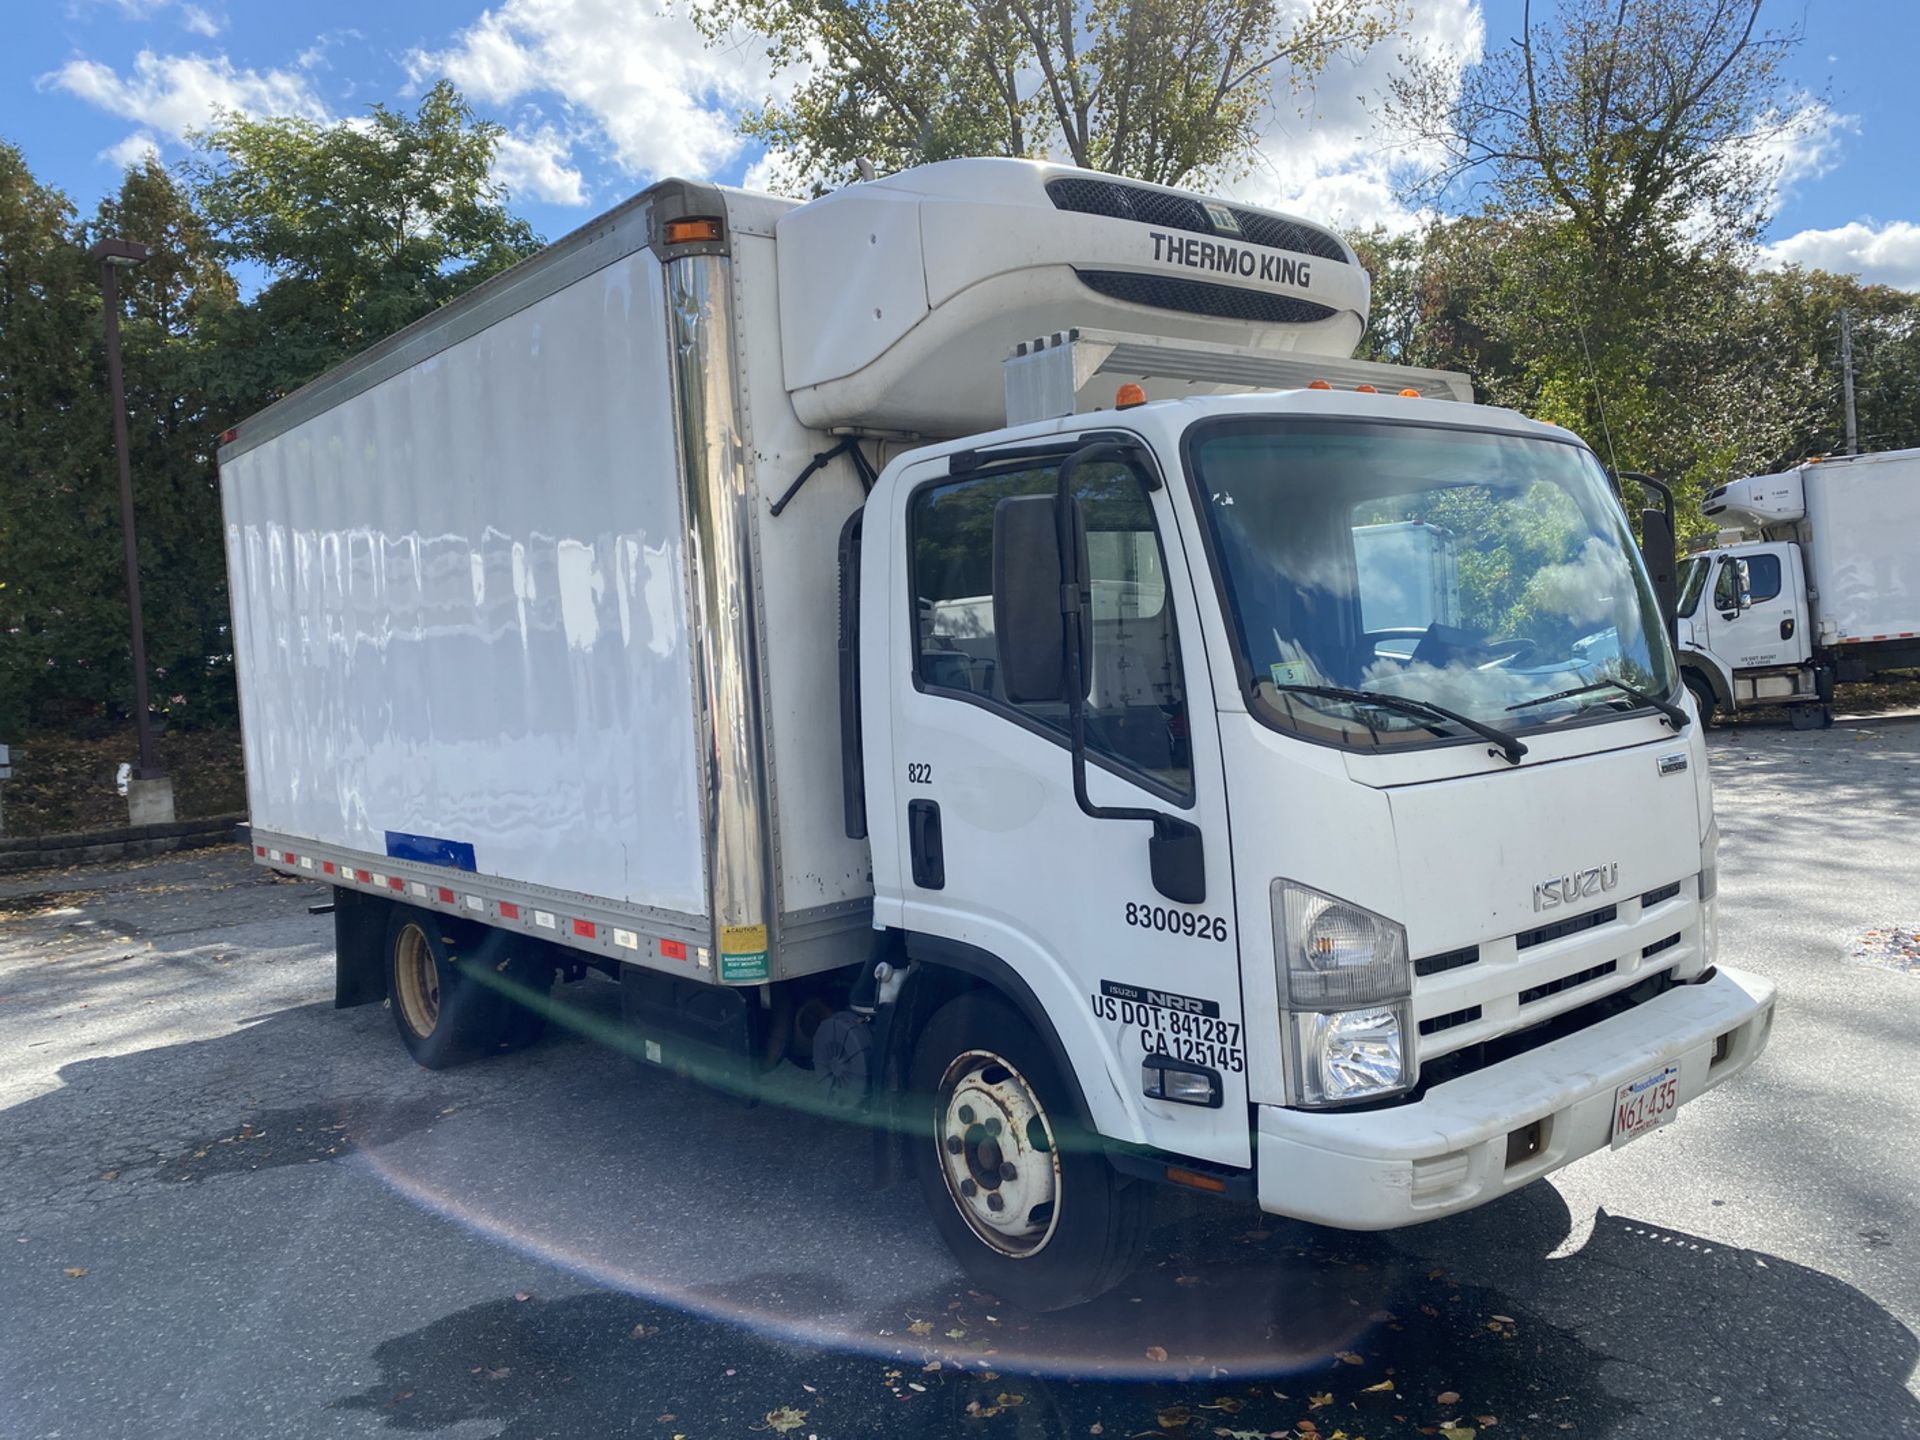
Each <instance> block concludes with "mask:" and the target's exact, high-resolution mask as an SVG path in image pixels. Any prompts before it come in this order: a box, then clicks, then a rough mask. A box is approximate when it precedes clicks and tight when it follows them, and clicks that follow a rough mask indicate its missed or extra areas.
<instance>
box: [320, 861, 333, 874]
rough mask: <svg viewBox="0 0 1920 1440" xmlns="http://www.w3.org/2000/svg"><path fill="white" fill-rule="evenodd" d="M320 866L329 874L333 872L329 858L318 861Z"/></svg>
mask: <svg viewBox="0 0 1920 1440" xmlns="http://www.w3.org/2000/svg"><path fill="white" fill-rule="evenodd" d="M320 868H321V869H322V870H324V871H326V872H327V874H329V875H331V874H333V862H332V861H331V860H322V861H321V862H320Z"/></svg>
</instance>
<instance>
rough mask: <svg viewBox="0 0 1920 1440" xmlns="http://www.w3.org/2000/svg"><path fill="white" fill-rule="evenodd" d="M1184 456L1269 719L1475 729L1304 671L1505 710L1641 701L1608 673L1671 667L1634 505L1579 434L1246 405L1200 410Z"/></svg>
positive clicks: (1507, 715) (1390, 737) (1531, 712)
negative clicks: (1265, 416)
mask: <svg viewBox="0 0 1920 1440" xmlns="http://www.w3.org/2000/svg"><path fill="white" fill-rule="evenodd" d="M1190 463H1191V465H1192V469H1193V475H1194V479H1195V482H1196V485H1197V493H1198V495H1199V497H1200V503H1201V508H1202V509H1203V510H1204V512H1205V514H1206V516H1207V523H1208V526H1209V528H1210V530H1211V538H1212V542H1213V548H1214V552H1215V555H1216V558H1217V563H1218V565H1219V570H1220V575H1221V582H1222V586H1223V588H1224V590H1225V593H1226V598H1227V601H1228V605H1229V609H1230V610H1231V612H1232V616H1233V620H1234V625H1235V630H1236V634H1237V639H1238V643H1239V645H1240V647H1241V656H1242V659H1243V660H1244V662H1245V665H1246V667H1247V669H1248V670H1249V671H1250V672H1251V676H1252V680H1253V704H1254V709H1255V712H1256V713H1257V714H1258V715H1260V717H1261V718H1262V719H1263V720H1265V721H1267V722H1268V723H1270V724H1277V725H1280V726H1281V727H1283V728H1287V729H1293V730H1298V731H1301V732H1303V733H1309V734H1311V735H1312V736H1313V737H1314V738H1317V739H1325V740H1331V741H1334V742H1337V743H1341V744H1347V745H1354V746H1363V747H1376V746H1384V745H1405V744H1410V743H1431V742H1433V741H1434V740H1435V739H1436V738H1439V737H1445V738H1453V737H1455V736H1458V735H1461V734H1464V733H1468V732H1467V731H1466V729H1465V727H1463V726H1461V725H1459V724H1458V723H1457V722H1453V721H1449V720H1447V719H1445V718H1443V717H1439V716H1437V715H1435V714H1433V713H1422V712H1420V711H1419V710H1418V709H1417V708H1414V707H1408V706H1405V705H1397V706H1392V707H1388V706H1384V705H1380V704H1370V703H1368V702H1366V701H1364V700H1361V699H1354V698H1351V697H1349V698H1345V699H1336V698H1333V697H1329V696H1325V695H1313V694H1308V693H1305V690H1304V688H1303V687H1342V688H1346V689H1349V690H1367V691H1373V692H1377V693H1379V694H1381V695H1383V696H1393V697H1396V698H1399V699H1406V700H1415V701H1424V702H1428V703H1431V704H1436V705H1442V706H1445V707H1446V708H1448V709H1450V710H1454V711H1457V712H1459V713H1460V714H1462V715H1466V716H1469V717H1471V718H1473V719H1475V720H1479V721H1481V722H1483V723H1485V724H1489V725H1495V726H1498V727H1500V728H1501V729H1503V730H1506V731H1510V732H1511V731H1520V730H1530V729H1538V728H1541V727H1544V726H1549V725H1556V724H1561V723H1564V722H1566V721H1568V720H1571V719H1574V718H1575V717H1580V716H1594V715H1597V714H1602V713H1610V712H1615V711H1620V710H1626V709H1634V708H1639V707H1640V705H1641V702H1640V701H1639V700H1636V699H1635V698H1633V697H1632V696H1631V695H1629V694H1627V693H1625V692H1624V691H1622V690H1620V689H1618V688H1615V687H1613V686H1610V685H1604V684H1598V683H1597V682H1602V681H1607V680H1618V681H1621V682H1623V683H1624V684H1626V685H1628V686H1631V687H1633V688H1634V689H1637V690H1641V691H1644V692H1649V693H1651V694H1654V695H1658V696H1663V697H1664V696H1666V695H1667V694H1668V693H1669V692H1670V691H1671V690H1672V688H1673V662H1672V659H1671V656H1670V653H1669V651H1668V649H1667V646H1666V642H1665V638H1664V636H1663V634H1662V627H1661V625H1660V622H1659V618H1658V610H1657V608H1656V606H1655V603H1654V600H1653V595H1652V591H1651V589H1650V587H1649V586H1648V584H1647V581H1646V577H1645V574H1644V572H1643V570H1642V568H1641V565H1640V563H1639V560H1638V558H1637V557H1636V556H1635V554H1634V551H1633V546H1632V541H1631V537H1630V536H1629V534H1628V532H1627V529H1626V525H1625V521H1624V519H1623V517H1622V515H1621V512H1620V508H1619V505H1618V504H1617V503H1616V502H1615V500H1614V497H1613V495H1612V492H1611V491H1610V490H1609V488H1608V486H1607V481H1606V476H1605V474H1604V473H1603V472H1602V470H1601V469H1600V466H1599V464H1598V462H1596V461H1595V460H1594V458H1593V456H1592V454H1591V453H1590V452H1588V451H1587V450H1585V449H1584V448H1582V447H1580V446H1578V445H1570V444H1566V443H1562V442H1556V441H1551V440H1537V439H1528V438H1525V437H1521V436H1514V435H1501V434H1495V433H1489V432H1484V431H1473V430H1464V429H1462V430H1453V429H1440V428H1422V427H1416V426H1410V425H1395V424H1378V423H1368V422H1355V421H1297V420H1235V421H1231V422H1226V423H1224V424H1221V425H1216V426H1213V427H1209V428H1207V429H1204V430H1202V431H1200V432H1199V434H1198V435H1197V436H1196V438H1195V439H1194V440H1193V441H1192V442H1191V443H1190ZM1590 686H1591V687H1595V688H1590V689H1589V688H1585V687H1590ZM1576 690H1577V691H1579V692H1580V693H1577V694H1567V693H1563V692H1568V691H1576Z"/></svg>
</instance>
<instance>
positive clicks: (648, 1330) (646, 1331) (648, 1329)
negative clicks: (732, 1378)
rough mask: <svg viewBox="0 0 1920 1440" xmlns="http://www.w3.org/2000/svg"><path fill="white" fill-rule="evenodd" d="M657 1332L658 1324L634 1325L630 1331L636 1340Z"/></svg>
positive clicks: (658, 1330)
mask: <svg viewBox="0 0 1920 1440" xmlns="http://www.w3.org/2000/svg"><path fill="white" fill-rule="evenodd" d="M659 1333H660V1327H659V1326H658V1325H636V1326H634V1327H633V1331H632V1334H633V1338H634V1339H636V1340H651V1339H652V1338H653V1337H654V1336H656V1335H658V1334H659ZM729 1373H731V1372H729Z"/></svg>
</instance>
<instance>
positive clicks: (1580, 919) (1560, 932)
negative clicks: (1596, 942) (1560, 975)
mask: <svg viewBox="0 0 1920 1440" xmlns="http://www.w3.org/2000/svg"><path fill="white" fill-rule="evenodd" d="M1619 913H1620V907H1619V906H1617V905H1603V906H1602V907H1601V908H1600V909H1598V910H1589V911H1588V912H1587V913H1586V914H1584V915H1574V916H1571V917H1569V918H1568V919H1565V920H1556V921H1554V922H1553V924H1551V925H1542V926H1541V927H1540V928H1539V929H1538V930H1522V931H1521V932H1520V934H1519V935H1518V936H1516V937H1515V939H1514V948H1515V949H1517V950H1525V949H1528V948H1530V947H1532V946H1534V945H1544V944H1546V943H1547V941H1549V940H1560V939H1564V938H1565V937H1566V936H1568V935H1578V934H1579V933H1580V932H1581V931H1582V930H1591V929H1593V927H1594V926H1596V925H1611V924H1612V923H1613V921H1614V919H1615V918H1616V917H1617V916H1618V915H1619Z"/></svg>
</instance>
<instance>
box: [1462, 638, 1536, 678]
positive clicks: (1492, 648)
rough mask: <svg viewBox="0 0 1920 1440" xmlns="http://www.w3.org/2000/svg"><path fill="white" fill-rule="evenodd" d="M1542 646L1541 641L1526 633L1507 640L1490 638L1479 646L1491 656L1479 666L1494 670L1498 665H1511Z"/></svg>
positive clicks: (1483, 668)
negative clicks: (1529, 637) (1531, 637)
mask: <svg viewBox="0 0 1920 1440" xmlns="http://www.w3.org/2000/svg"><path fill="white" fill-rule="evenodd" d="M1539 648H1540V645H1539V642H1538V641H1535V640H1530V639H1528V638H1527V637H1526V636H1525V635H1514V636H1511V637H1509V638H1508V639H1505V640H1489V641H1488V642H1487V643H1486V644H1485V645H1482V646H1480V647H1479V649H1480V651H1481V653H1482V654H1485V655H1488V656H1491V657H1492V658H1491V659H1488V660H1487V661H1485V662H1484V663H1482V664H1481V665H1480V666H1478V667H1477V668H1479V669H1481V670H1492V669H1494V668H1495V667H1496V666H1501V665H1511V664H1513V662H1514V661H1516V660H1524V659H1526V658H1527V657H1528V656H1530V655H1532V654H1533V653H1534V651H1536V650H1538V649H1539Z"/></svg>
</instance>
